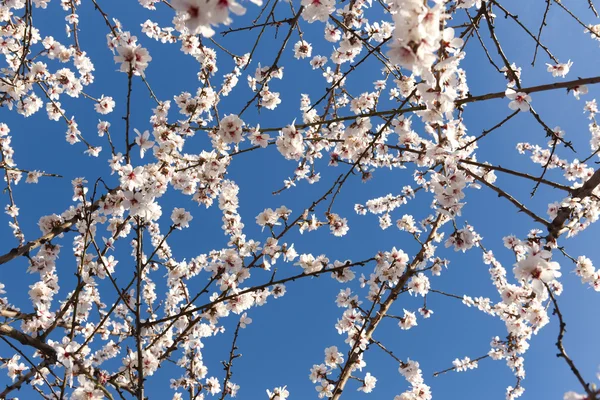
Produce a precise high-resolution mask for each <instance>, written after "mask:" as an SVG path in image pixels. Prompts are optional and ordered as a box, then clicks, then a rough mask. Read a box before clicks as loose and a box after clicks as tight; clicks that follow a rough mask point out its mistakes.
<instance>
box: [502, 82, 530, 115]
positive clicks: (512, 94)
mask: <svg viewBox="0 0 600 400" xmlns="http://www.w3.org/2000/svg"><path fill="white" fill-rule="evenodd" d="M505 94H506V97H508V98H509V99H510V100H511V102H510V103H508V108H510V109H511V110H515V111H516V110H519V111H529V103H531V96H529V95H528V94H526V93H522V92H516V91H515V90H514V89H511V88H508V89H506V92H505Z"/></svg>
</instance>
